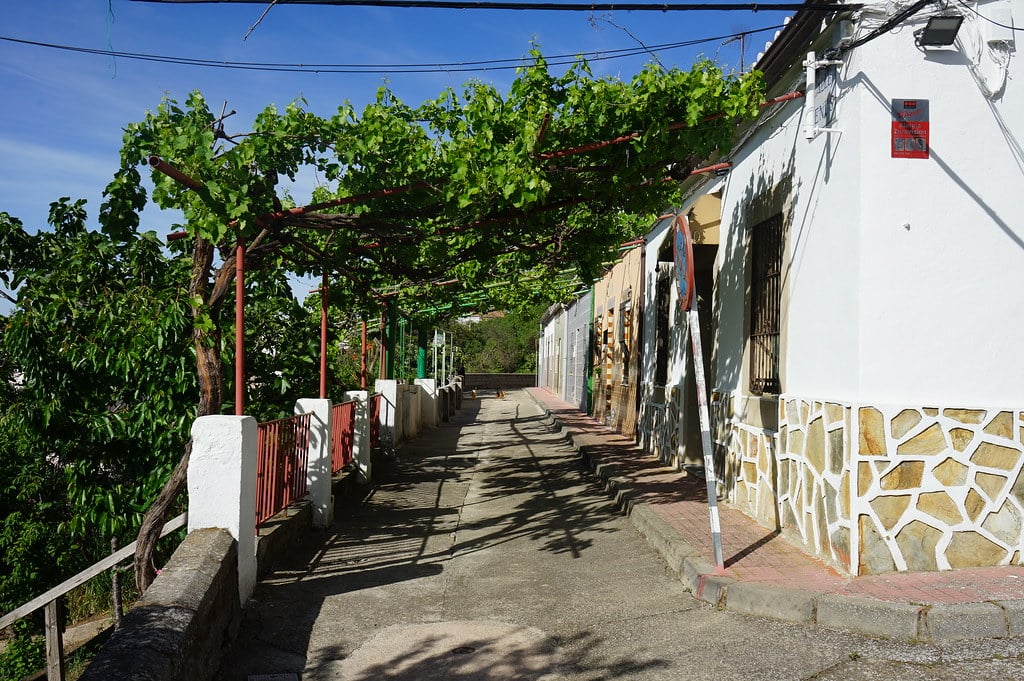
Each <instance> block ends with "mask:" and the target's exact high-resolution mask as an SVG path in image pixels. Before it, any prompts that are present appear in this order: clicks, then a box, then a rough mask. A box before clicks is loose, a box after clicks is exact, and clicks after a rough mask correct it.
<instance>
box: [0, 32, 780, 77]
mask: <svg viewBox="0 0 1024 681" xmlns="http://www.w3.org/2000/svg"><path fill="white" fill-rule="evenodd" d="M780 28H782V26H781V25H777V26H767V27H765V28H757V29H752V30H749V31H742V32H738V33H734V34H729V35H722V36H713V37H709V38H698V39H695V40H685V41H680V42H674V43H663V44H660V45H648V46H641V47H631V48H618V49H613V50H601V51H598V52H583V53H575V54H560V55H554V56H551V57H545V61H547V63H548V64H550V65H553V66H558V65H564V64H571V63H573V62H575V61H576V60H577V59H579V57H581V56H582V57H584V58H586V59H587V60H588V61H607V60H611V59H621V58H625V57H633V56H638V55H642V54H647V53H649V52H650V51H652V50H658V51H668V50H675V49H680V48H683V47H693V46H695V45H700V44H703V43H711V42H716V41H720V40H725V39H727V38H734V37H739V36H746V35H753V34H756V33H764V32H767V31H775V30H778V29H780ZM0 41H3V42H9V43H14V44H18V45H28V46H32V47H42V48H47V49H54V50H62V51H67V52H75V53H79V54H92V55H99V56H104V57H115V58H119V59H127V60H136V61H149V62H157V63H165V64H176V65H179V66H198V67H205V68H219V69H235V70H243V71H270V72H290V73H345V74H357V73H367V74H382V73H384V74H388V73H450V72H464V71H501V70H507V69H517V68H521V67H522V66H523V65H524V64H528V63H529V62H530V59H529V58H526V57H519V58H512V59H489V60H479V61H463V62H440V63H419V64H415V63H413V64H300V63H279V62H242V61H217V60H213V59H198V58H192V57H174V56H168V55H157V54H145V53H138V52H121V51H117V50H109V49H107V50H103V49H97V48H89V47H77V46H72V45H61V44H57V43H44V42H38V41H35V40H26V39H22V38H12V37H9V36H0Z"/></svg>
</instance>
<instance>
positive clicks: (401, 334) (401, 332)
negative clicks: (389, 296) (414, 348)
mask: <svg viewBox="0 0 1024 681" xmlns="http://www.w3.org/2000/svg"><path fill="white" fill-rule="evenodd" d="M398 347H399V348H400V350H399V351H398V377H399V378H401V379H403V380H404V379H405V367H406V364H405V318H404V317H399V318H398Z"/></svg>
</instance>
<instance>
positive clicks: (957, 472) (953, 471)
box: [932, 457, 968, 487]
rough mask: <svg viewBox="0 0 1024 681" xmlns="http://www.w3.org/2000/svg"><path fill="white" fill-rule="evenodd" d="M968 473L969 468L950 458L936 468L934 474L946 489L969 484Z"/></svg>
mask: <svg viewBox="0 0 1024 681" xmlns="http://www.w3.org/2000/svg"><path fill="white" fill-rule="evenodd" d="M967 471H968V468H967V466H965V465H964V464H962V463H960V462H959V461H957V460H956V459H954V458H953V457H949V458H948V459H946V460H945V461H943V462H942V463H940V464H939V465H938V466H936V467H935V469H934V470H933V471H932V474H933V475H934V476H935V479H936V480H938V481H939V482H941V483H942V485H943V486H944V487H959V486H960V485H963V484H964V483H966V482H967Z"/></svg>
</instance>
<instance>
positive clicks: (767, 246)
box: [750, 213, 782, 395]
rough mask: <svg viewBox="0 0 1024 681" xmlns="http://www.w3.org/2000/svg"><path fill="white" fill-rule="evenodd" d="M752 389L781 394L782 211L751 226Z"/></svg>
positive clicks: (752, 390) (756, 391) (758, 393)
mask: <svg viewBox="0 0 1024 681" xmlns="http://www.w3.org/2000/svg"><path fill="white" fill-rule="evenodd" d="M751 251H752V267H751V280H750V392H752V393H754V394H756V395H761V394H764V393H769V394H778V393H779V392H781V389H782V384H781V381H780V380H779V332H780V326H781V324H780V320H781V314H780V310H781V307H782V213H778V214H776V215H773V216H772V217H770V218H768V219H767V220H765V221H764V222H761V223H758V224H757V225H754V228H753V229H752V230H751Z"/></svg>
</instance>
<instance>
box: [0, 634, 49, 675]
mask: <svg viewBox="0 0 1024 681" xmlns="http://www.w3.org/2000/svg"><path fill="white" fill-rule="evenodd" d="M13 628H14V636H13V637H11V638H10V639H9V640H8V641H7V647H6V648H5V649H4V651H3V652H2V653H0V679H22V678H25V677H26V676H28V675H29V674H33V673H35V672H37V671H39V670H40V669H44V668H45V667H46V639H45V638H43V636H42V635H40V633H39V632H38V631H36V629H35V628H34V627H33V626H32V624H31V623H30V622H28V621H25V620H22V621H19V622H16V623H15V624H14V627H13Z"/></svg>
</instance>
